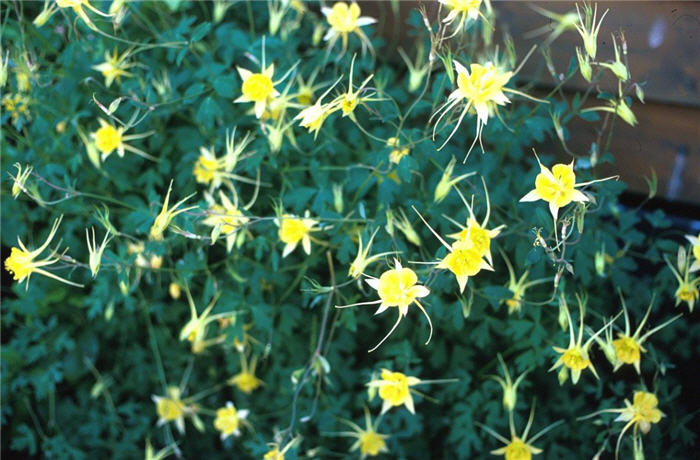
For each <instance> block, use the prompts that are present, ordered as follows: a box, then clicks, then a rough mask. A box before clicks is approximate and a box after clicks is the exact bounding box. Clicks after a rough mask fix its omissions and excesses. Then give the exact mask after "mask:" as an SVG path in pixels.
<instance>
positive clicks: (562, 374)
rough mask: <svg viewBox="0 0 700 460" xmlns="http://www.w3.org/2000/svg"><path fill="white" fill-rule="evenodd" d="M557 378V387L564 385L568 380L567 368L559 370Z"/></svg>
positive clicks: (563, 367)
mask: <svg viewBox="0 0 700 460" xmlns="http://www.w3.org/2000/svg"><path fill="white" fill-rule="evenodd" d="M557 378H558V379H559V385H560V386H561V385H564V384H565V383H566V381H567V380H568V379H569V368H567V367H566V366H562V367H561V369H560V370H559V373H558V374H557Z"/></svg>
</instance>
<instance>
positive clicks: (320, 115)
mask: <svg viewBox="0 0 700 460" xmlns="http://www.w3.org/2000/svg"><path fill="white" fill-rule="evenodd" d="M341 78H342V77H341ZM339 81H340V79H338V80H336V82H335V83H333V85H331V86H330V88H328V89H327V90H326V91H325V92H324V93H323V94H322V95H321V97H319V98H318V100H317V101H316V103H315V104H313V105H311V106H309V107H306V108H305V109H304V110H302V111H301V112H299V113H298V114H297V116H296V117H294V119H295V120H301V121H300V122H299V124H300V125H301V126H302V127H304V128H307V129H308V130H309V132H310V133H314V139H316V136H318V132H319V130H320V129H321V126H322V125H323V122H324V121H325V120H326V118H328V116H329V115H330V114H331V113H333V112H335V111H336V110H338V108H339V105H338V103H337V102H336V101H331V102H330V103H328V104H323V102H322V101H323V98H324V97H326V96H327V95H328V93H330V92H331V90H332V89H333V88H335V85H337V84H338V82H339Z"/></svg>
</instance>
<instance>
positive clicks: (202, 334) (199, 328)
mask: <svg viewBox="0 0 700 460" xmlns="http://www.w3.org/2000/svg"><path fill="white" fill-rule="evenodd" d="M184 287H185V294H186V295H187V303H188V304H189V307H190V319H189V321H187V323H186V324H185V325H184V326H183V328H182V329H181V330H180V340H181V341H182V340H187V341H189V342H190V343H191V344H192V353H195V354H197V353H201V352H202V351H203V350H204V349H205V348H207V347H209V346H211V345H214V344H217V343H222V342H223V341H224V340H225V339H226V336H225V335H219V336H215V337H214V338H211V339H207V338H206V336H207V331H208V329H209V324H211V323H212V322H213V321H216V320H218V319H220V318H231V317H233V316H234V315H235V312H225V313H217V314H215V315H211V314H210V313H211V311H212V309H213V308H214V305H216V301H217V300H218V299H219V295H220V293H217V294H216V295H215V296H214V297H213V298H212V299H211V302H209V305H207V307H206V308H205V309H204V311H203V312H202V314H201V315H200V314H198V313H197V307H196V306H195V304H194V300H193V299H192V294H191V293H190V289H189V286H188V285H187V284H186V283H185V286H184Z"/></svg>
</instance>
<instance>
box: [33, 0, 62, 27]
mask: <svg viewBox="0 0 700 460" xmlns="http://www.w3.org/2000/svg"><path fill="white" fill-rule="evenodd" d="M48 4H49V3H48V2H47V3H46V4H45V6H44V9H43V10H41V13H39V15H38V16H37V17H36V18H34V21H32V24H34V26H35V27H42V26H43V25H44V24H46V21H48V20H49V18H51V16H53V14H54V13H55V12H56V10H55V9H54V8H53V7H48V8H47V7H46V5H48Z"/></svg>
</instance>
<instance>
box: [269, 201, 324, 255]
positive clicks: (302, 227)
mask: <svg viewBox="0 0 700 460" xmlns="http://www.w3.org/2000/svg"><path fill="white" fill-rule="evenodd" d="M317 223H318V222H317V221H316V220H314V219H311V218H309V211H308V210H307V211H306V213H305V214H304V217H303V218H302V217H295V216H293V215H291V214H284V215H282V217H280V218H277V219H275V224H277V226H278V227H279V231H278V232H277V235H278V236H279V239H280V241H282V242H283V243H285V246H284V250H283V251H282V257H283V258H284V257H287V256H288V255H289V254H291V252H292V251H294V249H296V247H297V245H298V244H299V242H300V241H301V246H302V248H303V249H304V252H305V253H306V254H307V255H309V254H311V236H310V233H311V232H313V231H316V230H318V229H317V227H316V224H317Z"/></svg>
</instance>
